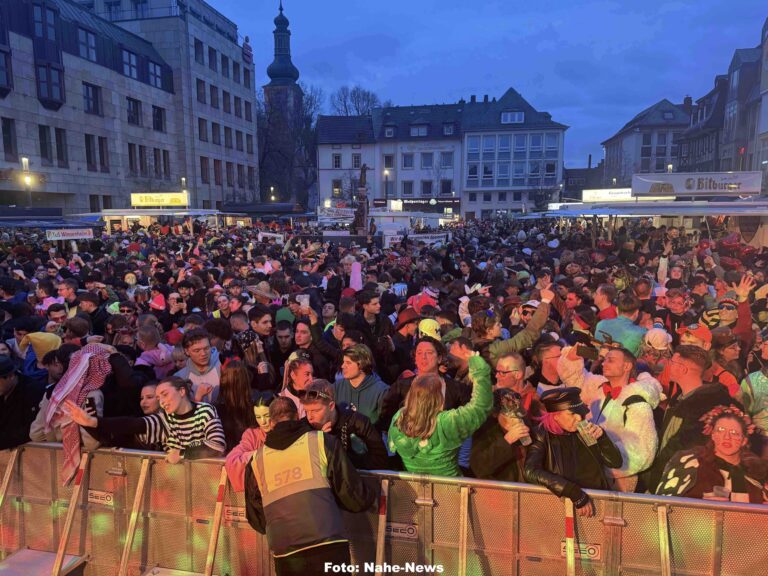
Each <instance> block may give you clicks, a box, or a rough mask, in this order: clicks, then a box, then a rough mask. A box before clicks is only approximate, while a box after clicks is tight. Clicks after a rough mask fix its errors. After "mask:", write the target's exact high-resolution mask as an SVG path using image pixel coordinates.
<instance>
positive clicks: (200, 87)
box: [197, 78, 205, 104]
mask: <svg viewBox="0 0 768 576" xmlns="http://www.w3.org/2000/svg"><path fill="white" fill-rule="evenodd" d="M197 101H198V102H200V104H205V81H204V80H200V78H198V79H197Z"/></svg>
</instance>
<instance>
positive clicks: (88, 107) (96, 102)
mask: <svg viewBox="0 0 768 576" xmlns="http://www.w3.org/2000/svg"><path fill="white" fill-rule="evenodd" d="M125 101H126V111H127V120H128V124H133V125H134V126H144V114H143V106H142V102H141V100H137V99H136V98H131V97H130V96H128V97H126V99H125ZM83 110H85V112H86V114H96V115H98V116H101V115H102V114H104V108H103V106H102V94H101V86H96V85H95V84H90V83H88V82H83ZM165 116H166V114H165V108H162V107H160V106H155V105H152V129H153V130H155V131H157V132H165V130H166V126H165Z"/></svg>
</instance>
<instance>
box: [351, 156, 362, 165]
mask: <svg viewBox="0 0 768 576" xmlns="http://www.w3.org/2000/svg"><path fill="white" fill-rule="evenodd" d="M361 158H362V157H361V156H360V154H352V168H360V166H361V164H362V161H361Z"/></svg>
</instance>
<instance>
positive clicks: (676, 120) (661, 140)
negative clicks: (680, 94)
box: [602, 96, 694, 187]
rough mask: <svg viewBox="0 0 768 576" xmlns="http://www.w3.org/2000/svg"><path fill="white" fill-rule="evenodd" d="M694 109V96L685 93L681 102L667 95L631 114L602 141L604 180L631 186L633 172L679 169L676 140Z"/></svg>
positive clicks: (612, 183)
mask: <svg viewBox="0 0 768 576" xmlns="http://www.w3.org/2000/svg"><path fill="white" fill-rule="evenodd" d="M693 113H694V106H693V99H692V98H691V97H690V96H686V97H685V100H684V101H683V103H682V104H673V103H672V102H670V101H669V100H667V99H666V98H665V99H664V100H661V101H659V102H657V103H656V104H654V105H653V106H651V107H649V108H646V109H645V110H643V111H642V112H640V113H639V114H638V115H637V116H635V117H634V118H632V120H630V121H629V122H627V123H626V124H625V125H624V126H623V127H622V128H621V130H619V131H618V132H617V133H616V134H614V135H613V136H611V137H610V138H609V139H608V140H605V141H604V142H603V143H602V145H603V148H604V150H605V173H604V179H605V180H604V183H603V184H604V185H605V186H612V187H617V186H618V187H629V186H631V185H632V175H633V174H637V173H648V172H668V171H678V170H677V168H678V165H679V146H678V144H677V141H678V140H679V138H680V136H682V134H683V132H684V131H685V130H686V129H687V128H688V127H689V126H690V124H691V115H692V114H693Z"/></svg>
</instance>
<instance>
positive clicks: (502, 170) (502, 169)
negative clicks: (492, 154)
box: [496, 162, 509, 186]
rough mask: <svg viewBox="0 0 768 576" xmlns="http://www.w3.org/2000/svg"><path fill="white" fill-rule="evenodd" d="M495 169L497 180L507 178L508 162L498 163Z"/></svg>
mask: <svg viewBox="0 0 768 576" xmlns="http://www.w3.org/2000/svg"><path fill="white" fill-rule="evenodd" d="M496 169H497V173H498V177H499V178H509V162H499V164H498V165H497V167H496ZM505 186H506V184H505Z"/></svg>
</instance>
